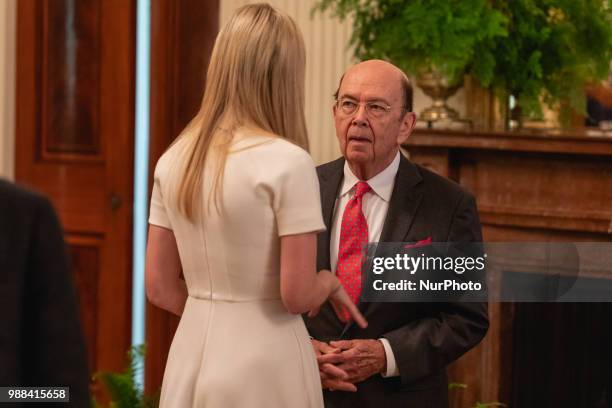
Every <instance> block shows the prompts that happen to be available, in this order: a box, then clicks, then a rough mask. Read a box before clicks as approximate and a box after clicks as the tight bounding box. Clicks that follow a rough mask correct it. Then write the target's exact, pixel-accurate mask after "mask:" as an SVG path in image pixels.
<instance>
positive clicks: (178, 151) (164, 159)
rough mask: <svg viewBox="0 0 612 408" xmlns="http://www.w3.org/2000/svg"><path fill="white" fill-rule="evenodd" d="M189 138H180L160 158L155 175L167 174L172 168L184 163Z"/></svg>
mask: <svg viewBox="0 0 612 408" xmlns="http://www.w3.org/2000/svg"><path fill="white" fill-rule="evenodd" d="M188 142H189V140H188V136H179V137H178V138H177V139H176V140H175V141H174V142H173V143H172V144H171V145H170V147H168V149H167V150H166V151H165V152H164V153H163V154H162V155H161V156H160V157H159V159H158V160H157V164H156V165H155V175H156V176H158V177H159V176H161V175H163V174H166V173H167V172H168V170H169V168H170V167H171V166H174V165H176V164H177V163H180V162H181V161H182V158H181V157H182V156H183V155H184V153H185V149H186V147H187V145H188Z"/></svg>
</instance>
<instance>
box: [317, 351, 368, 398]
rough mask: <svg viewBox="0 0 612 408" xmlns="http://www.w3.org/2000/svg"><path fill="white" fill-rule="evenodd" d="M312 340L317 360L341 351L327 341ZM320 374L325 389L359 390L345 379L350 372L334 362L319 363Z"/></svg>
mask: <svg viewBox="0 0 612 408" xmlns="http://www.w3.org/2000/svg"><path fill="white" fill-rule="evenodd" d="M311 341H312V347H313V348H314V351H315V354H316V356H317V360H318V358H319V357H320V356H324V355H330V354H338V353H340V349H338V348H335V347H332V346H330V345H329V344H327V343H324V342H322V341H318V340H315V339H312V340H311ZM319 375H320V376H321V387H322V388H323V389H328V390H331V391H336V390H337V391H350V392H355V391H357V387H355V385H353V384H351V383H350V382H347V381H345V380H346V378H348V374H347V373H346V372H344V371H343V370H341V369H340V368H338V367H336V366H335V365H333V364H329V363H323V364H321V363H319Z"/></svg>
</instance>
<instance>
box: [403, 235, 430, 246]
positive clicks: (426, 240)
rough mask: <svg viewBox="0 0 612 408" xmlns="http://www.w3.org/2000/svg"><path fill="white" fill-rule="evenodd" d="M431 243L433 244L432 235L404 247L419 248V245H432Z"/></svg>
mask: <svg viewBox="0 0 612 408" xmlns="http://www.w3.org/2000/svg"><path fill="white" fill-rule="evenodd" d="M430 244H431V237H427V238H425V239H422V240H420V241H417V242H416V243H414V244H408V245H405V246H404V248H406V249H410V248H419V247H423V246H427V245H430Z"/></svg>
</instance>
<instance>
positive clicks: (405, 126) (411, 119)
mask: <svg viewBox="0 0 612 408" xmlns="http://www.w3.org/2000/svg"><path fill="white" fill-rule="evenodd" d="M415 125H416V113H414V112H406V114H404V117H403V118H402V124H401V125H400V131H399V134H398V135H397V144H398V145H402V144H404V143H405V142H406V140H408V137H409V136H410V134H411V133H412V131H413V130H414V126H415Z"/></svg>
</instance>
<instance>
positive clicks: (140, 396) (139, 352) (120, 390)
mask: <svg viewBox="0 0 612 408" xmlns="http://www.w3.org/2000/svg"><path fill="white" fill-rule="evenodd" d="M144 356H145V346H144V345H139V346H133V347H132V348H131V349H130V350H129V351H128V354H127V359H128V364H127V366H126V368H125V370H123V372H120V373H109V372H100V373H96V374H95V375H94V379H96V380H100V381H101V382H102V384H104V386H105V387H106V389H107V391H108V393H109V394H110V397H111V402H110V404H109V405H108V408H157V407H158V406H159V392H157V393H155V394H154V395H151V396H147V395H145V394H144V390H143V389H142V387H141V386H140V385H139V384H138V382H137V381H136V375H137V374H138V373H139V372H141V371H142V367H143V363H144ZM92 406H93V407H94V408H101V405H100V404H99V403H98V402H97V401H93V403H92Z"/></svg>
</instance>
